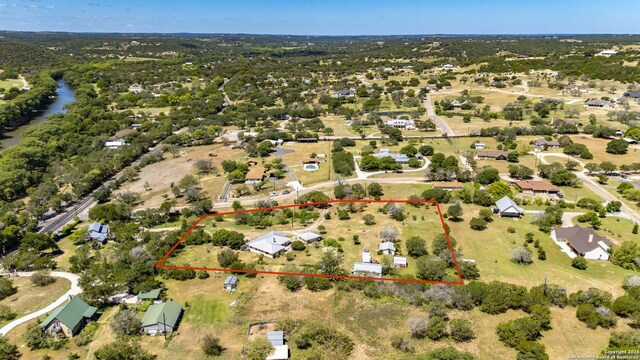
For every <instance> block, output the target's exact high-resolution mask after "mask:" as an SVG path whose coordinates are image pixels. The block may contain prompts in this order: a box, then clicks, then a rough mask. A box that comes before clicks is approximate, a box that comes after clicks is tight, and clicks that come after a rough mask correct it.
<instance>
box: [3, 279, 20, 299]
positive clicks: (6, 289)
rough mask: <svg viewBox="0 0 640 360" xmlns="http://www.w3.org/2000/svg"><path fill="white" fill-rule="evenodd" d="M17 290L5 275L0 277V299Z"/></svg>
mask: <svg viewBox="0 0 640 360" xmlns="http://www.w3.org/2000/svg"><path fill="white" fill-rule="evenodd" d="M17 292H18V289H16V288H14V287H13V283H12V282H11V280H9V279H8V278H6V277H0V300H2V299H4V298H6V297H8V296H11V295H13V294H15V293H17Z"/></svg>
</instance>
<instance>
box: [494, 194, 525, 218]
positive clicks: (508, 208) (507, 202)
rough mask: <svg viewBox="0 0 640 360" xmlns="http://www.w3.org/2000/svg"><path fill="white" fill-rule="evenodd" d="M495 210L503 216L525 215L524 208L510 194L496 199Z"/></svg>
mask: <svg viewBox="0 0 640 360" xmlns="http://www.w3.org/2000/svg"><path fill="white" fill-rule="evenodd" d="M494 212H495V213H497V214H500V216H501V217H518V218H519V217H521V216H523V215H524V210H523V209H522V208H521V207H520V206H518V204H516V203H515V201H513V200H512V199H511V198H510V197H508V196H505V197H503V198H502V199H500V200H498V201H496V209H495V210H494Z"/></svg>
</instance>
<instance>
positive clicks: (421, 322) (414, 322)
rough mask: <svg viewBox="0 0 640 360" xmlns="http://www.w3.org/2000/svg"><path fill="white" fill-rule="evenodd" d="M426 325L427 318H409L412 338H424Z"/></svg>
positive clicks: (427, 323)
mask: <svg viewBox="0 0 640 360" xmlns="http://www.w3.org/2000/svg"><path fill="white" fill-rule="evenodd" d="M428 326H429V320H427V319H419V318H411V319H409V331H410V332H411V337H413V338H414V339H424V338H425V337H426V336H427V328H428Z"/></svg>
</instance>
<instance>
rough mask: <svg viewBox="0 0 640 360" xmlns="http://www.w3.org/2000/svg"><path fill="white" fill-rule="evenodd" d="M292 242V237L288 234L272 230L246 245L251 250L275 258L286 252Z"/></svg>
mask: <svg viewBox="0 0 640 360" xmlns="http://www.w3.org/2000/svg"><path fill="white" fill-rule="evenodd" d="M290 244H291V238H290V237H289V236H288V235H287V234H285V233H281V232H276V231H270V232H268V233H266V234H263V235H260V236H258V237H257V238H255V239H253V240H251V241H249V242H248V243H247V244H246V245H245V246H246V248H247V249H248V250H249V251H253V252H257V253H260V254H264V255H266V256H269V257H271V258H273V257H276V256H277V255H279V254H280V253H282V252H285V251H286V250H287V249H288V246H289V245H290Z"/></svg>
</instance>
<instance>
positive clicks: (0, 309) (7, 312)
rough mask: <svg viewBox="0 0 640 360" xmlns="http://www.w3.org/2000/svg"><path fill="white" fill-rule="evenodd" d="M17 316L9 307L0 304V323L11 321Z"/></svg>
mask: <svg viewBox="0 0 640 360" xmlns="http://www.w3.org/2000/svg"><path fill="white" fill-rule="evenodd" d="M16 316H17V314H16V313H15V312H14V311H13V310H11V308H10V307H8V306H7V305H4V304H0V321H6V320H13V319H15V318H16Z"/></svg>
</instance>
